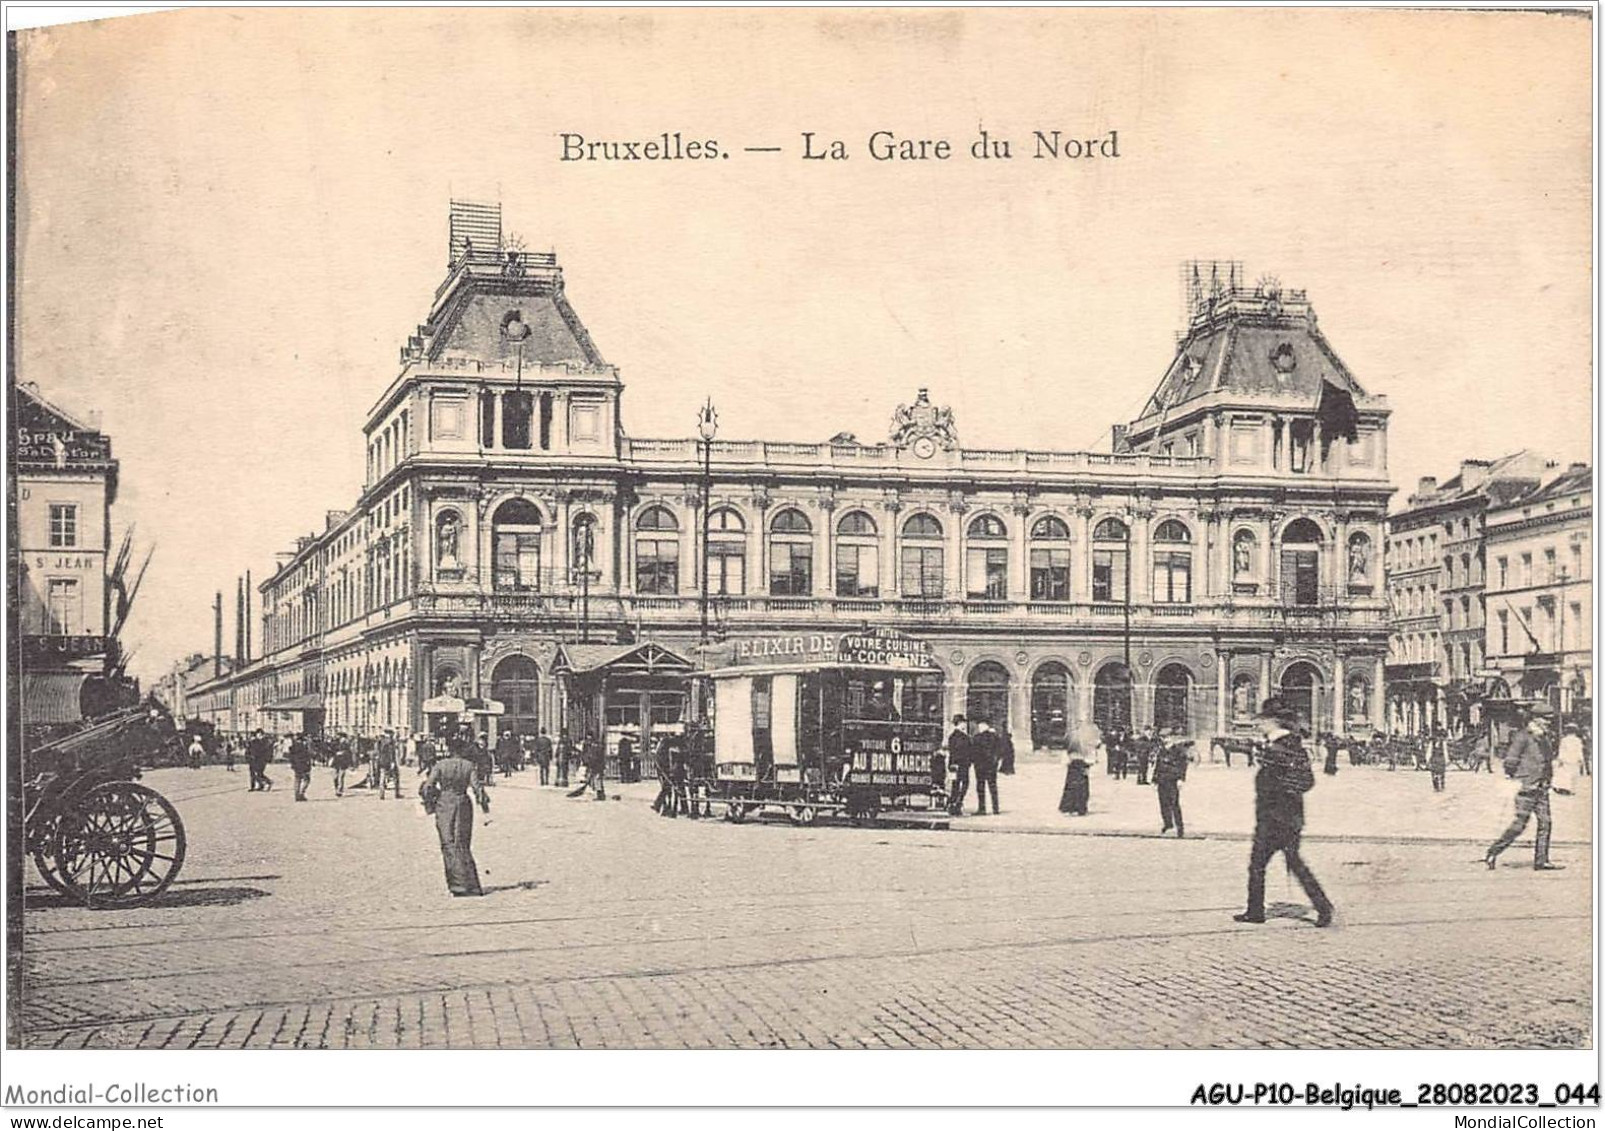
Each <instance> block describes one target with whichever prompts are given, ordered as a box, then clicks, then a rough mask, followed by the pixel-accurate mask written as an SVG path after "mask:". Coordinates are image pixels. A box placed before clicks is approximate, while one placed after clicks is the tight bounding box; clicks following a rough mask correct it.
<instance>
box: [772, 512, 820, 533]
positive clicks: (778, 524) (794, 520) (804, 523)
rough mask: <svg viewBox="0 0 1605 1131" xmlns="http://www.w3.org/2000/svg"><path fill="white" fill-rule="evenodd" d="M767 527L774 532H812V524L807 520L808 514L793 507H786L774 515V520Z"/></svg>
mask: <svg viewBox="0 0 1605 1131" xmlns="http://www.w3.org/2000/svg"><path fill="white" fill-rule="evenodd" d="M769 529H770V530H771V531H773V532H774V533H776V534H812V533H813V532H814V524H813V523H811V522H809V521H808V516H807V515H805V514H803V512H802V511H800V510H797V509H796V508H795V507H787V508H786V509H785V510H783V511H781V512H780V513H779V514H777V515H775V520H774V522H772V523H771V524H770V526H769Z"/></svg>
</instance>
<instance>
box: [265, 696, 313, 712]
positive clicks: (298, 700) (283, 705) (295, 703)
mask: <svg viewBox="0 0 1605 1131" xmlns="http://www.w3.org/2000/svg"><path fill="white" fill-rule="evenodd" d="M262 710H264V711H271V712H274V713H276V714H294V713H295V712H297V711H321V710H323V696H321V695H298V696H296V697H295V698H294V699H285V700H282V701H280V702H278V703H269V704H268V705H267V706H266V707H263V708H262Z"/></svg>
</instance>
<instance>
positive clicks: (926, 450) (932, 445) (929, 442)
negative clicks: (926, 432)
mask: <svg viewBox="0 0 1605 1131" xmlns="http://www.w3.org/2000/svg"><path fill="white" fill-rule="evenodd" d="M914 454H915V455H917V456H919V457H920V459H930V458H931V457H932V456H934V455H935V454H936V441H935V440H933V439H931V438H930V437H929V436H921V437H920V438H919V439H918V440H915V441H914Z"/></svg>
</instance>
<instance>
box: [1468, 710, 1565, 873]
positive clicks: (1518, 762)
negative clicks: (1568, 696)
mask: <svg viewBox="0 0 1605 1131" xmlns="http://www.w3.org/2000/svg"><path fill="white" fill-rule="evenodd" d="M1549 715H1550V710H1549V706H1548V704H1545V703H1540V704H1538V705H1537V706H1535V707H1533V708H1531V709H1530V710H1529V711H1528V712H1527V718H1526V723H1527V725H1526V726H1525V727H1524V728H1522V729H1521V730H1519V731H1517V732H1516V733H1515V734H1514V735H1512V736H1511V739H1510V745H1509V746H1507V747H1506V748H1505V776H1506V777H1511V778H1515V779H1516V780H1517V781H1519V782H1520V783H1521V789H1520V790H1519V791H1518V792H1517V794H1516V817H1515V819H1514V820H1513V821H1511V822H1510V827H1509V828H1507V829H1505V831H1504V832H1503V833H1502V834H1501V835H1500V837H1499V839H1498V840H1496V841H1494V842H1493V844H1491V845H1489V846H1488V851H1487V852H1486V853H1484V854H1483V858H1482V859H1483V863H1485V864H1487V865H1488V868H1489V870H1490V871H1492V870H1493V868H1494V865H1495V862H1496V861H1497V860H1498V859H1499V854H1500V853H1501V852H1503V851H1504V850H1505V849H1507V848H1509V847H1510V842H1511V841H1513V840H1515V839H1516V838H1517V837H1518V836H1520V835H1521V834H1522V830H1523V829H1525V828H1526V827H1527V822H1528V821H1529V820H1530V819H1531V818H1533V817H1537V818H1538V835H1537V837H1536V838H1534V840H1533V868H1534V869H1535V870H1537V871H1540V872H1558V871H1559V870H1560V869H1562V868H1564V867H1565V865H1564V864H1551V863H1550V862H1549V788H1550V783H1551V781H1552V780H1553V777H1554V773H1555V748H1554V747H1553V746H1552V745H1550V742H1549Z"/></svg>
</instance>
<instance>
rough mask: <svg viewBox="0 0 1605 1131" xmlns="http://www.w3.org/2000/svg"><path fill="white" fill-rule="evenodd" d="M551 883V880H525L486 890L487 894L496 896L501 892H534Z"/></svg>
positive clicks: (492, 886)
mask: <svg viewBox="0 0 1605 1131" xmlns="http://www.w3.org/2000/svg"><path fill="white" fill-rule="evenodd" d="M551 882H552V881H551V880H523V881H520V882H519V883H516V884H492V885H491V886H490V887H487V888H486V889H485V894H486V895H495V894H496V893H497V892H499V891H534V890H535V889H536V888H540V887H545V886H546V885H547V884H549V883H551Z"/></svg>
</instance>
